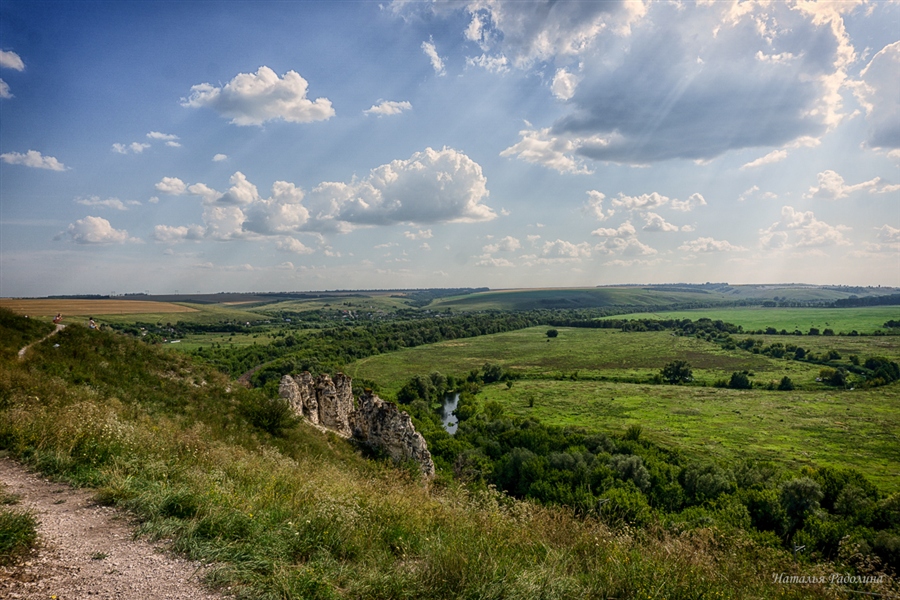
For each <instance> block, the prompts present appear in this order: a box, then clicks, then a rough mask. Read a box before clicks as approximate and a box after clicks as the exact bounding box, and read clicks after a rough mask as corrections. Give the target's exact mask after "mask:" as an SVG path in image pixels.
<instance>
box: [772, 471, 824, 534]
mask: <svg viewBox="0 0 900 600" xmlns="http://www.w3.org/2000/svg"><path fill="white" fill-rule="evenodd" d="M823 496H824V494H823V493H822V486H820V485H819V484H818V482H816V481H814V480H813V479H810V478H809V477H798V478H797V479H791V480H790V481H787V482H785V483H783V484H782V485H781V496H780V500H781V506H782V508H784V512H786V513H787V516H788V518H790V519H791V521H792V524H793V525H794V529H799V528H800V527H802V525H803V521H804V520H805V519H806V516H807V515H808V514H809V513H811V512H812V511H814V510H816V509H817V508H819V501H820V500H822V498H823Z"/></svg>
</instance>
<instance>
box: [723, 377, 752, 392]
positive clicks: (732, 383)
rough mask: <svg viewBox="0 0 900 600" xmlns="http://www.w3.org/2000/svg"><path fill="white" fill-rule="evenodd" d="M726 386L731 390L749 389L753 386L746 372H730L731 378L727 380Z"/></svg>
mask: <svg viewBox="0 0 900 600" xmlns="http://www.w3.org/2000/svg"><path fill="white" fill-rule="evenodd" d="M728 387H730V388H731V389H733V390H749V389H750V388H752V387H753V383H752V382H751V381H750V378H749V377H747V374H746V373H732V374H731V379H730V380H729V381H728Z"/></svg>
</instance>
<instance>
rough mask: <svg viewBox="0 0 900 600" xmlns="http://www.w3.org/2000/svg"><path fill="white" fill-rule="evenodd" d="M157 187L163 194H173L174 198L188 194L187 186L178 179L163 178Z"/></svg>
mask: <svg viewBox="0 0 900 600" xmlns="http://www.w3.org/2000/svg"><path fill="white" fill-rule="evenodd" d="M155 187H156V189H157V190H158V191H160V192H162V193H163V194H171V195H173V196H180V195H181V194H184V193H186V192H187V185H186V184H185V183H184V182H183V181H182V180H180V179H178V178H177V177H163V178H162V180H161V181H160V182H159V183H157V184H156V186H155Z"/></svg>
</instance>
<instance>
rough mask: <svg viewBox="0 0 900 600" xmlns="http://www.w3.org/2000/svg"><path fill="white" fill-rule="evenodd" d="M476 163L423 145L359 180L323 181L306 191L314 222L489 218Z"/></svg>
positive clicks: (492, 215)
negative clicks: (409, 155) (308, 192)
mask: <svg viewBox="0 0 900 600" xmlns="http://www.w3.org/2000/svg"><path fill="white" fill-rule="evenodd" d="M487 196H488V190H487V178H486V177H485V176H484V174H483V173H482V171H481V166H480V165H479V164H478V163H476V162H475V161H473V160H472V159H470V158H469V157H468V156H466V155H465V154H463V153H462V152H459V151H457V150H454V149H452V148H446V147H445V148H443V149H442V150H433V149H432V148H426V149H425V150H424V151H423V152H416V153H415V154H413V155H412V156H411V157H410V158H409V159H406V160H394V161H392V162H390V163H388V164H385V165H381V166H380V167H377V168H375V169H372V171H371V172H370V173H369V175H368V176H367V177H365V178H363V179H359V180H353V181H351V182H349V183H342V182H323V183H321V184H319V185H318V186H317V187H316V188H314V189H313V190H312V191H311V192H310V194H309V199H310V209H311V212H312V213H313V214H315V215H316V220H317V223H318V224H319V225H321V226H323V227H326V228H327V226H328V224H329V222H331V223H335V222H344V223H346V224H349V225H351V226H352V225H390V224H395V223H402V222H409V223H417V224H430V223H445V222H476V221H489V220H491V219H494V218H495V217H496V216H497V215H496V213H495V212H494V211H493V210H492V209H491V208H489V207H488V206H486V205H484V204H482V200H484V199H485V198H486V197H487Z"/></svg>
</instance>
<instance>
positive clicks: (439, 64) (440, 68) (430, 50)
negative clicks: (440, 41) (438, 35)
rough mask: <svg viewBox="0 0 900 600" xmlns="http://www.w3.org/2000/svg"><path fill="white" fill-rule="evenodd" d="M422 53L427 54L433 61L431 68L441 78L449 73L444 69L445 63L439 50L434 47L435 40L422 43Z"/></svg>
mask: <svg viewBox="0 0 900 600" xmlns="http://www.w3.org/2000/svg"><path fill="white" fill-rule="evenodd" d="M422 51H423V52H425V55H426V56H428V58H429V59H431V66H432V68H433V69H434V72H435V73H437V74H438V75H440V76H443V75H446V74H447V71H446V69H445V68H444V61H443V59H441V57H440V56H439V55H438V52H437V48H435V46H434V40H433V39H430V40H429V41H427V42H422Z"/></svg>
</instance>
